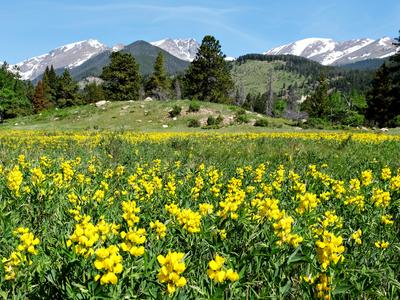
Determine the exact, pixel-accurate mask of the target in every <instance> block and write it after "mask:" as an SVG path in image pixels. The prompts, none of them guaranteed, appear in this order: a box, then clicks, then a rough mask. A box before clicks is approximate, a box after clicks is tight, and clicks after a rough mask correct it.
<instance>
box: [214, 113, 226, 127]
mask: <svg viewBox="0 0 400 300" xmlns="http://www.w3.org/2000/svg"><path fill="white" fill-rule="evenodd" d="M215 121H216V122H217V124H218V125H220V124H222V122H224V117H223V116H221V115H219V116H218V117H217V118H216V119H215Z"/></svg>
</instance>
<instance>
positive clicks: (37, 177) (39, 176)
mask: <svg viewBox="0 0 400 300" xmlns="http://www.w3.org/2000/svg"><path fill="white" fill-rule="evenodd" d="M31 173H32V179H31V180H32V184H33V185H34V186H40V185H41V184H42V183H43V181H44V180H45V179H46V176H45V175H44V174H43V172H42V170H41V169H40V168H33V169H31Z"/></svg>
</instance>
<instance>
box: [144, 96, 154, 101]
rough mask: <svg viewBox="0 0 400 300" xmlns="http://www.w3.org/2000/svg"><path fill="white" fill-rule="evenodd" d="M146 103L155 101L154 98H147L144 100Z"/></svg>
mask: <svg viewBox="0 0 400 300" xmlns="http://www.w3.org/2000/svg"><path fill="white" fill-rule="evenodd" d="M144 101H153V98H151V97H147V98H146V99H144Z"/></svg>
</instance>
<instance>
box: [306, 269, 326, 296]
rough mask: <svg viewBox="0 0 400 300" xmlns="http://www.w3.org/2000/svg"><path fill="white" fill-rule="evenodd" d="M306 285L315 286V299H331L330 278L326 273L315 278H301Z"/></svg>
mask: <svg viewBox="0 0 400 300" xmlns="http://www.w3.org/2000/svg"><path fill="white" fill-rule="evenodd" d="M301 279H302V280H303V281H305V282H307V283H308V284H315V296H316V298H317V299H324V300H330V299H331V294H330V291H331V287H330V285H331V278H330V277H329V276H328V275H327V274H326V273H320V274H318V275H317V276H314V277H313V276H311V275H309V276H303V277H302V278H301Z"/></svg>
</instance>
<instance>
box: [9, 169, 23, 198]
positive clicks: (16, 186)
mask: <svg viewBox="0 0 400 300" xmlns="http://www.w3.org/2000/svg"><path fill="white" fill-rule="evenodd" d="M22 181H23V175H22V172H21V171H20V170H19V166H14V168H13V169H12V170H11V171H10V172H9V173H8V176H7V187H8V189H9V190H10V191H11V192H12V193H13V194H14V195H15V196H17V197H18V196H19V195H20V188H21V184H22Z"/></svg>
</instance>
